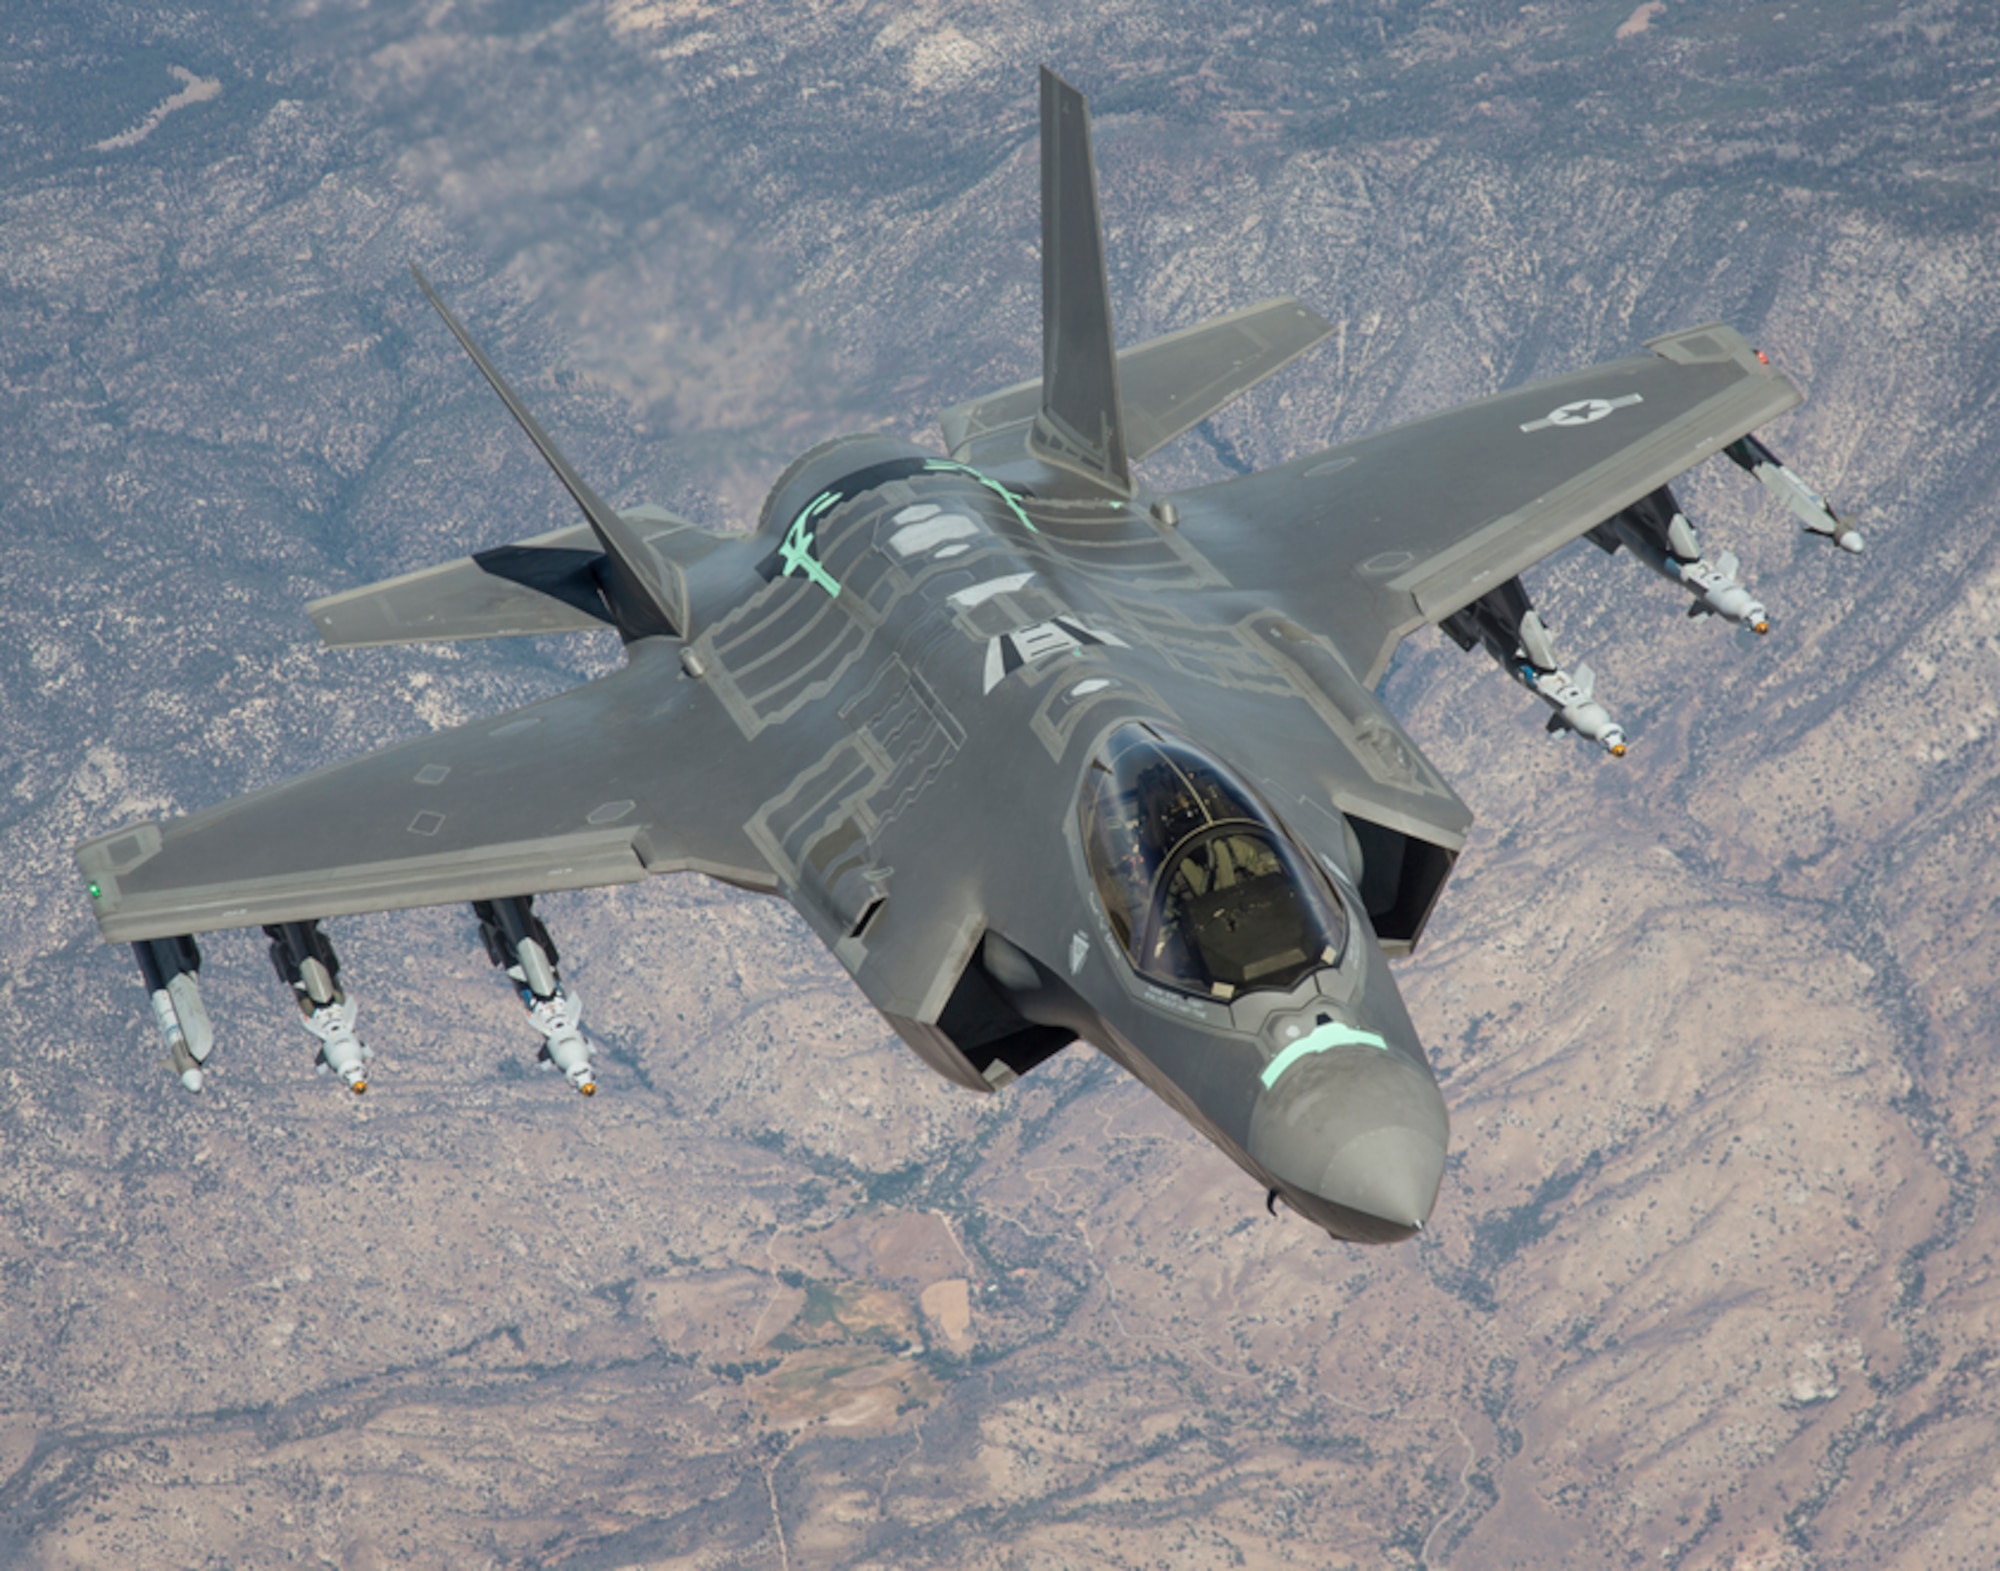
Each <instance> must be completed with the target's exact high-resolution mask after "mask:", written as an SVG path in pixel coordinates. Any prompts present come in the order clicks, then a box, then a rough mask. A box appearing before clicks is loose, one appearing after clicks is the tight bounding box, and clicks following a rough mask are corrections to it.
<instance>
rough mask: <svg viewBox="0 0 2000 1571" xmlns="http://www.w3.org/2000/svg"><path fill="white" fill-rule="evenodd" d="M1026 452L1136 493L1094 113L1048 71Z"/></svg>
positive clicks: (1044, 87)
mask: <svg viewBox="0 0 2000 1571" xmlns="http://www.w3.org/2000/svg"><path fill="white" fill-rule="evenodd" d="M1028 449H1029V451H1030V452H1032V453H1033V454H1034V455H1035V456H1036V457H1038V458H1041V459H1043V460H1045V461H1047V462H1048V463H1051V464H1056V465H1059V466H1061V467H1062V468H1064V469H1068V470H1072V471H1074V472H1075V473H1077V474H1080V475H1083V476H1085V477H1087V478H1088V479H1091V480H1094V481H1097V482H1098V483H1099V484H1101V485H1105V486H1109V487H1110V488H1112V489H1113V490H1117V491H1125V492H1129V491H1130V490H1131V489H1132V473H1131V469H1130V467H1129V466H1128V465H1127V463H1126V458H1125V420H1124V415H1123V412H1122V410H1121V408H1120V405H1119V400H1118V356H1117V353H1116V350H1115V349H1114V347H1113V343H1112V336H1111V290H1110V286H1109V285H1108V283H1107V282H1106V279H1105V274H1104V229H1103V225H1102V224H1101V223H1100V221H1099V219H1098V213H1097V173H1096V170H1095V169H1094V168H1093V167H1092V164H1091V157H1090V110H1089V108H1088V106H1086V105H1085V103H1084V101H1083V94H1081V93H1079V92H1078V91H1077V90H1076V89H1075V88H1073V87H1071V86H1070V85H1069V83H1067V82H1065V81H1064V80H1063V79H1062V78H1061V77H1059V76H1057V75H1056V74H1055V72H1053V71H1051V70H1050V69H1049V68H1048V67H1047V66H1043V67H1042V408H1041V413H1040V414H1038V415H1037V416H1036V417H1035V426H1034V431H1033V433H1032V434H1031V435H1030V436H1029V438H1028Z"/></svg>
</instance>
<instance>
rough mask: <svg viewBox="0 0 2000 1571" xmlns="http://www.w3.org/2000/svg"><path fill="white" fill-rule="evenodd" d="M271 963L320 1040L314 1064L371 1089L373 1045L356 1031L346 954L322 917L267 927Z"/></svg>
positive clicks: (351, 1085)
mask: <svg viewBox="0 0 2000 1571" xmlns="http://www.w3.org/2000/svg"><path fill="white" fill-rule="evenodd" d="M264 934H265V936H266V937H267V938H269V939H270V940H271V965H272V968H273V969H274V970H275V971H276V972H277V973H278V980H279V981H281V982H283V983H284V984H285V985H286V986H287V987H288V988H290V989H291V991H292V996H293V997H294V998H296V999H297V1000H298V1005H299V1015H300V1017H301V1019H302V1021H303V1023H304V1025H305V1028H306V1031H307V1033H308V1034H309V1035H310V1036H311V1037H312V1038H313V1039H314V1040H315V1041H316V1042H318V1043H319V1052H318V1054H317V1056H316V1057H315V1058H314V1059H313V1065H314V1067H315V1068H317V1069H318V1070H319V1072H320V1073H321V1074H329V1073H331V1074H337V1075H339V1076H340V1078H341V1080H342V1082H344V1083H345V1085H346V1086H347V1089H348V1090H350V1091H352V1092H353V1093H354V1094H355V1095H356V1096H359V1095H360V1094H361V1093H362V1092H364V1091H366V1090H367V1089H368V1073H367V1069H366V1067H365V1066H366V1064H367V1062H368V1060H369V1059H371V1058H373V1057H374V1056H375V1054H374V1052H373V1050H371V1049H370V1048H369V1047H368V1045H367V1044H366V1043H365V1042H363V1041H362V1040H361V1039H360V1037H358V1036H356V1035H355V1032H354V1018H355V1013H356V1010H355V1005H354V1000H353V999H351V998H349V997H348V996H347V994H346V992H345V991H344V990H343V989H342V988H341V986H340V983H339V981H338V980H337V979H338V977H339V976H340V956H339V955H337V954H335V953H334V949H333V941H332V940H331V939H329V938H328V937H327V936H326V934H325V933H324V932H322V931H321V929H320V925H319V923H318V922H280V923H277V924H275V925H272V926H267V927H266V928H265V929H264Z"/></svg>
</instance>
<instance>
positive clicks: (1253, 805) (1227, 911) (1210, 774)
mask: <svg viewBox="0 0 2000 1571" xmlns="http://www.w3.org/2000/svg"><path fill="white" fill-rule="evenodd" d="M1079 811H1080V814H1081V828H1082V831H1083V847H1084V856H1085V858H1086V859H1087V861H1088V863H1089V866H1090V877H1091V882H1092V883H1093V884H1094V885H1095V886H1096V888H1097V897H1098V899H1099V900H1101V901H1102V902H1103V904H1104V912H1105V915H1106V916H1108V917H1109V918H1110V919H1111V929H1112V931H1113V932H1114V933H1116V934H1117V936H1118V941H1119V942H1120V943H1121V944H1123V945H1124V946H1125V953H1126V954H1127V955H1128V956H1129V957H1130V958H1131V961H1132V964H1133V967H1134V968H1135V969H1136V970H1137V971H1138V972H1139V974H1140V975H1141V976H1144V977H1148V978H1150V979H1151V980H1153V981H1156V982H1161V983H1164V984H1165V985H1166V986H1168V987H1174V988H1180V989H1182V990H1183V991H1186V992H1193V993H1203V994H1207V995H1208V996H1210V997H1215V998H1231V997H1233V996H1235V995H1236V994H1238V993H1246V992H1252V991H1255V990H1257V989H1259V988H1276V989H1281V990H1289V989H1291V988H1292V987H1293V986H1295V985H1296V984H1297V983H1298V981H1299V979H1300V978H1301V977H1303V976H1304V975H1306V973H1307V972H1309V971H1315V970H1317V969H1319V968H1320V967H1322V966H1329V965H1334V964H1337V963H1338V962H1339V960H1340V957H1341V955H1342V953H1343V952H1344V951H1345V949H1346V947H1347V913H1346V910H1345V908H1344V907H1343V906H1342V904H1341V902H1340V899H1339V897H1338V896H1337V895H1335V894H1334V892H1333V890H1332V889H1331V888H1330V887H1329V886H1328V884H1327V881H1326V879H1325V878H1324V877H1323V876H1322V875H1321V874H1320V872H1319V870H1318V869H1317V868H1316V867H1315V866H1314V865H1313V863H1312V860H1311V859H1310V858H1309V857H1308V856H1307V855H1306V854H1305V853H1304V852H1303V851H1301V850H1300V849H1299V848H1298V847H1297V846H1296V845H1294V844H1293V842H1292V839H1291V837H1290V836H1289V835H1287V834H1286V833H1285V831H1284V829H1283V828H1282V827H1281V826H1280V825H1279V824H1278V822H1277V820H1276V819H1275V818H1274V817H1273V816H1272V814H1271V813H1270V811H1269V810H1268V809H1267V808H1265V807H1264V806H1263V804H1262V803H1261V802H1259V801H1258V800H1257V797H1256V795H1255V794H1254V793H1253V792H1252V791H1251V790H1250V788H1249V787H1248V786H1247V785H1245V784H1244V783H1243V782H1242V781H1241V780H1239V779H1237V778H1236V776H1235V775H1234V774H1232V773H1230V772H1229V771H1228V770H1226V769H1225V768H1223V766H1222V765H1221V764H1219V763H1218V762H1216V760H1214V759H1213V758H1211V757H1209V756H1208V755H1206V754H1204V753H1202V752H1201V751H1199V750H1198V749H1197V748H1195V747H1193V746H1191V745H1189V744H1188V743H1186V742H1183V741H1180V740H1178V739H1176V738H1173V737H1169V736H1163V735H1162V734H1161V733H1159V732H1158V731H1156V730H1154V729H1153V728H1152V727H1151V726H1147V725H1139V724H1132V725H1125V726H1120V727H1119V728H1118V729H1117V730H1116V731H1114V732H1112V733H1111V735H1110V737H1109V738H1108V739H1107V740H1106V742H1105V744H1104V748H1103V750H1102V752H1100V753H1099V754H1098V756H1097V757H1096V758H1094V759H1092V760H1091V763H1090V767H1089V768H1088V769H1087V770H1086V771H1085V773H1084V780H1083V793H1082V798H1081V801H1080V803H1079Z"/></svg>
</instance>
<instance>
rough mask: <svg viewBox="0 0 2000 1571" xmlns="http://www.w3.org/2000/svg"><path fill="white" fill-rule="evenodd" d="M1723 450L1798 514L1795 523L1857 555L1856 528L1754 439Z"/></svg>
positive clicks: (1859, 543) (1745, 438)
mask: <svg viewBox="0 0 2000 1571" xmlns="http://www.w3.org/2000/svg"><path fill="white" fill-rule="evenodd" d="M1723 451H1724V452H1725V453H1727V454H1728V455H1729V456H1730V457H1731V458H1732V459H1734V460H1735V462H1736V464H1737V467H1738V468H1741V469H1745V470H1748V471H1749V472H1750V473H1751V474H1753V475H1755V476H1756V477H1757V479H1758V480H1759V481H1760V482H1761V483H1762V485H1763V487H1764V489H1765V490H1766V491H1769V492H1770V493H1771V495H1773V496H1775V497H1776V498H1777V499H1778V500H1779V501H1780V502H1783V503H1784V504H1785V506H1787V507H1789V508H1790V509H1791V510H1792V511H1793V512H1794V513H1795V514H1797V515H1798V518H1799V522H1801V523H1802V524H1804V525H1805V526H1806V528H1807V529H1809V530H1811V531H1812V532H1813V533H1814V534H1816V535H1825V536H1826V537H1827V538H1828V539H1829V540H1831V541H1832V542H1833V543H1834V544H1835V545H1837V546H1839V547H1840V549H1841V550H1843V551H1851V552H1853V553H1854V554H1855V555H1857V556H1859V555H1860V554H1861V550H1862V545H1863V542H1862V539H1861V533H1860V531H1859V530H1857V529H1856V528H1855V527H1854V525H1852V524H1851V523H1849V522H1848V521H1847V520H1846V519H1845V518H1843V517H1841V516H1840V514H1838V513H1836V512H1835V511H1834V510H1833V507H1832V505H1831V504H1830V503H1829V502H1828V501H1827V499H1826V498H1825V497H1823V496H1821V495H1820V494H1819V492H1817V491H1815V490H1814V489H1813V488H1812V487H1811V486H1809V485H1807V484H1806V483H1805V481H1803V480H1802V479H1800V478H1799V476H1798V474H1797V473H1796V472H1795V471H1793V470H1792V469H1790V468H1789V467H1787V466H1786V464H1785V463H1784V462H1783V460H1781V459H1780V458H1779V457H1778V455H1777V454H1776V453H1774V452H1772V451H1771V450H1770V449H1769V448H1768V447H1766V446H1765V445H1764V444H1763V443H1762V442H1760V441H1758V440H1757V438H1755V437H1754V436H1742V437H1738V438H1737V439H1736V440H1735V441H1734V442H1731V443H1730V444H1729V445H1728V446H1727V447H1725V448H1724V449H1723Z"/></svg>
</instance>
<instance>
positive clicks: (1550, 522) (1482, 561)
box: [1174, 324, 1801, 687]
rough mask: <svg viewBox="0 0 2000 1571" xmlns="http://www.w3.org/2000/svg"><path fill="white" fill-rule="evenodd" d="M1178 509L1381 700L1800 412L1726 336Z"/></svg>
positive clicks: (1209, 547) (1258, 479)
mask: <svg viewBox="0 0 2000 1571" xmlns="http://www.w3.org/2000/svg"><path fill="white" fill-rule="evenodd" d="M1646 347H1647V348H1648V349H1650V350H1651V351H1652V353H1650V354H1642V355H1632V356H1628V357H1627V358H1625V359H1622V360H1613V361H1610V362H1607V363H1606V364H1603V365H1598V366H1593V367H1591V368H1590V369H1588V370H1584V371H1578V372H1575V373H1573V374H1572V375H1569V376H1564V377H1558V378H1556V379H1554V380H1552V381H1547V382H1538V383H1535V384H1533V385H1531V386H1529V387H1525V388H1517V389H1515V390H1513V391H1511V392H1506V393H1501V394H1498V395H1496V396H1494V397H1491V398H1485V399H1481V400H1479V401H1478V402H1476V403H1470V404H1462V405H1460V406H1459V407H1458V408H1456V409H1448V410H1446V411H1444V412H1443V413H1441V414H1436V415H1431V416H1429V417H1427V418H1425V419H1421V420H1413V421H1410V422H1409V423H1407V424H1405V425H1399V426H1394V427H1392V428H1391V429H1389V430H1387V431H1383V432H1380V433H1378V434H1377V435H1374V436H1370V437H1366V438H1364V439H1363V440H1361V441H1359V442H1351V443H1348V444H1347V445H1345V446H1343V447H1334V448H1328V449H1326V450H1325V451H1322V452H1318V453H1312V454H1309V455H1307V456H1306V457H1304V458H1299V459H1295V460H1293V461H1292V462H1291V463H1288V464H1284V465H1281V466H1279V467H1278V468H1275V469H1268V470H1265V471H1263V472H1262V473H1260V474H1255V475H1247V476H1244V477H1243V478H1242V479H1238V480H1228V481H1224V482H1222V483H1221V484H1219V485H1214V486H1207V487H1203V488H1201V489H1199V490H1195V491H1189V492H1183V493H1180V494H1179V495H1177V496H1176V497H1175V498H1174V502H1175V505H1176V507H1177V508H1178V510H1179V514H1180V518H1181V525H1182V528H1183V529H1184V531H1185V533H1186V535H1187V538H1188V539H1189V541H1190V542H1191V543H1193V544H1194V545H1195V546H1196V547H1198V548H1199V549H1200V550H1201V551H1202V552H1203V553H1204V554H1205V555H1207V556H1208V557H1210V558H1211V560H1213V561H1214V562H1215V564H1216V565H1217V566H1218V567H1219V568H1221V569H1222V571H1223V572H1224V573H1226V574H1227V575H1228V577H1229V579H1230V581H1231V582H1232V583H1234V584H1236V585H1237V586H1238V587H1239V588H1242V589H1246V590H1254V591H1257V592H1259V593H1260V594H1261V595H1263V596H1266V597H1268V598H1269V599H1271V600H1274V601H1276V602H1277V603H1279V604H1281V605H1282V606H1284V607H1285V609H1286V611H1287V613H1288V614H1289V615H1291V616H1292V617H1293V618H1294V619H1296V620H1297V621H1299V622H1300V623H1302V624H1304V625H1306V626H1308V627H1310V628H1312V629H1313V630H1314V631H1316V632H1319V633H1321V634H1323V635H1324V636H1326V637H1327V638H1329V639H1330V640H1332V642H1333V643H1334V644H1335V645H1336V647H1338V648H1339V650H1340V652H1341V654H1342V655H1343V656H1344V657H1345V658H1346V659H1347V661H1348V663H1349V664H1350V665H1351V666H1352V667H1353V669H1354V671H1355V673H1356V674H1357V675H1359V676H1360V677H1361V678H1362V680H1363V681H1365V682H1366V683H1368V684H1369V685H1370V686H1371V687H1372V686H1373V685H1374V684H1375V682H1376V681H1377V680H1379V679H1380V677H1381V674H1382V672H1383V670H1384V669H1385V668H1386V667H1387V665H1388V663H1389V657H1390V656H1391V655H1392V654H1393V653H1394V652H1395V648H1396V645H1397V644H1398V643H1399V642H1401V641H1402V639H1403V638H1404V637H1405V636H1406V635H1407V634H1409V633H1411V632H1413V631H1414V630H1415V629H1417V628H1419V627H1421V626H1423V625H1424V624H1425V623H1436V622H1440V621H1442V620H1443V619H1444V618H1445V617H1447V616H1449V615H1451V613H1452V612H1454V611H1456V610H1458V609H1459V608H1460V607H1462V606H1465V605H1467V604H1469V603H1471V602H1472V601H1474V600H1476V599H1478V598H1479V597H1480V596H1481V595H1483V594H1485V593H1486V592H1487V591H1488V590H1490V589H1493V588H1495V587H1497V586H1498V585H1500V584H1503V583H1505V582H1506V581H1507V580H1508V579H1510V578H1513V577H1514V576H1516V575H1517V574H1519V573H1520V572H1521V571H1522V570H1523V569H1524V568H1526V567H1529V566H1531V565H1532V564H1533V563H1535V562H1538V561H1540V560H1541V559H1542V558H1543V557H1545V556H1547V555H1549V554H1550V553H1551V552H1552V551H1555V550H1556V549H1558V548H1559V547H1561V546H1563V545H1566V544H1567V543H1568V542H1570V541H1571V540H1574V539H1576V537H1577V536H1579V535H1581V534H1583V533H1584V532H1585V531H1586V530H1589V529H1591V528H1593V527H1595V526H1596V525H1598V524H1600V523H1602V522H1603V521H1604V520H1605V519H1607V518H1609V517H1611V516H1612V515H1613V514H1615V513H1617V512H1619V511H1620V510H1621V509H1622V508H1625V507H1627V506H1629V505H1630V504H1631V503H1633V502H1635V501H1637V500H1638V499H1639V498H1640V497H1642V496H1645V495H1646V494H1648V493H1649V492H1651V491H1653V490H1654V489H1656V488H1657V487H1659V486H1662V485H1665V484H1666V483H1667V482H1668V481H1670V480H1672V479H1673V478H1674V477H1675V476H1676V475H1678V474H1681V473H1682V472H1683V471H1685V470H1687V469H1689V468H1692V467H1693V466H1694V465H1695V464H1697V463H1699V462H1700V461H1701V460H1703V459H1704V458H1707V457H1709V456H1711V455H1712V454H1714V453H1717V452H1719V451H1720V450H1721V449H1722V448H1724V447H1725V446H1727V445H1728V444H1729V443H1731V442H1733V441H1735V440H1736V439H1737V438H1738V437H1740V436H1743V435H1744V434H1746V433H1747V432H1749V431H1752V430H1754V429H1755V428H1756V427H1758V426H1761V425H1763V424H1764V423H1765V422H1766V421H1768V420H1770V419H1772V418H1773V417H1774V416H1776V415H1779V414H1782V413H1784V411H1786V410H1787V409H1790V408H1792V407H1793V406H1794V405H1795V404H1798V403H1799V402H1800V401H1801V396H1800V394H1799V391H1798V389H1797V388H1796V387H1794V386H1793V385H1792V384H1791V382H1790V381H1788V380H1787V379H1786V378H1785V377H1784V376H1783V375H1782V374H1781V373H1779V372H1778V371H1776V370H1774V369H1772V368H1771V367H1770V366H1769V365H1767V364H1766V363H1765V362H1764V361H1763V360H1762V359H1761V358H1760V357H1759V356H1758V354H1757V352H1756V351H1755V350H1754V349H1752V348H1751V347H1750V345H1749V343H1748V342H1746V341H1745V340H1744V338H1743V337H1742V336H1741V335H1740V334H1738V333H1737V332H1735V331H1734V330H1733V329H1731V328H1728V327H1724V326H1721V325H1720V324H1716V325H1711V326H1708V327H1698V328H1693V329H1690V330H1689V331H1687V332H1682V333H1675V334H1671V335H1669V336H1667V337H1665V338H1656V339H1653V340H1651V341H1650V342H1649V343H1648V344H1647V346H1646Z"/></svg>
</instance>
